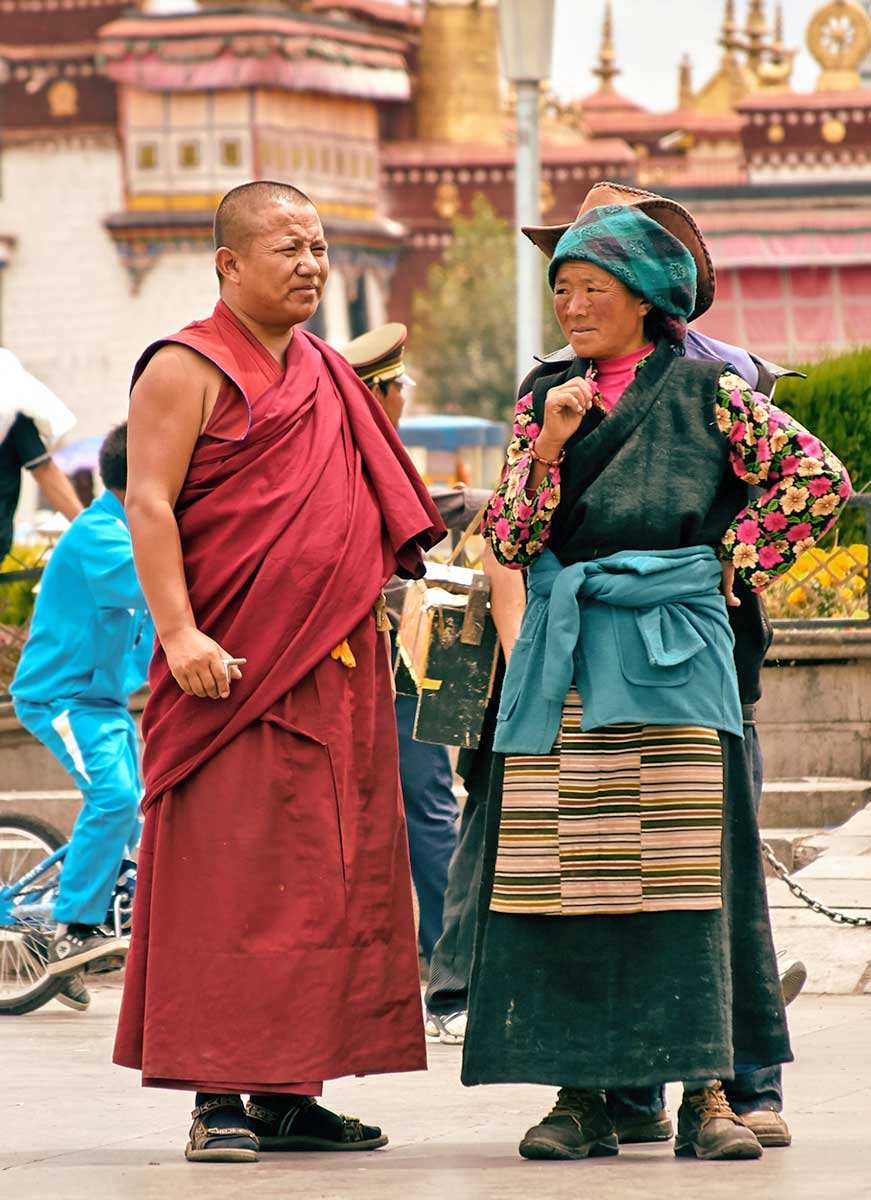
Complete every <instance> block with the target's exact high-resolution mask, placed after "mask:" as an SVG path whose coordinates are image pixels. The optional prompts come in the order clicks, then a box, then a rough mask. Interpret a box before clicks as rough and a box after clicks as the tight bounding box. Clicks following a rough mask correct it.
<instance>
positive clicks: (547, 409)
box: [528, 378, 593, 491]
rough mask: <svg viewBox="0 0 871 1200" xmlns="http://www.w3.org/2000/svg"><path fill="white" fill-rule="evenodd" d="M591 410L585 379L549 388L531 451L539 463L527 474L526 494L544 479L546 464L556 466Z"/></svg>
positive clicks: (568, 381) (591, 396)
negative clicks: (538, 431)
mask: <svg viewBox="0 0 871 1200" xmlns="http://www.w3.org/2000/svg"><path fill="white" fill-rule="evenodd" d="M592 406H593V390H592V388H591V387H590V385H589V383H587V381H586V379H581V378H574V379H568V380H566V382H565V383H561V384H559V385H558V386H557V387H552V388H551V389H550V391H549V392H548V393H547V396H546V398H545V401H544V420H543V422H542V427H541V433H540V434H539V435H538V437H537V438H536V439H535V443H534V445H533V449H534V451H535V454H536V455H537V458H538V459H542V460H544V461H541V462H539V461H535V462H534V463H533V468H532V471H531V472H530V478H529V484H528V490H530V491H534V490H535V489H536V488H537V487H538V485H539V484H540V483H541V481H542V479H543V478H544V475H545V472H546V471H547V464H548V463H553V462H556V460H557V459H558V458H559V456H560V454H561V453H562V449H563V446H564V445H565V444H566V442H567V441H568V440H569V438H570V437H571V436H572V434H574V433H577V431H578V429H580V427H581V422H582V421H583V419H584V417H585V416H586V415H587V413H588V412H589V411H590V409H591V408H592Z"/></svg>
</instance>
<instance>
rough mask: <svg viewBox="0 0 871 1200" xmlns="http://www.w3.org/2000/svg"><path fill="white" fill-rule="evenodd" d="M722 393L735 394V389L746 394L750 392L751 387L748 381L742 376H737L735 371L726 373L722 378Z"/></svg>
mask: <svg viewBox="0 0 871 1200" xmlns="http://www.w3.org/2000/svg"><path fill="white" fill-rule="evenodd" d="M719 386H720V391H723V392H734V390H735V388H738V390H739V391H740V392H741V393H742V394H745V395H746V393H747V392H749V391H750V386H749V384H748V383H747V381H746V379H742V378H741V376H740V375H736V374H735V372H734V371H724V373H723V374H722V375H721V376H720V384H719Z"/></svg>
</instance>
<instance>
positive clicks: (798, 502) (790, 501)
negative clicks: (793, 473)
mask: <svg viewBox="0 0 871 1200" xmlns="http://www.w3.org/2000/svg"><path fill="white" fill-rule="evenodd" d="M807 498H808V490H807V488H804V487H788V488H787V489H786V491H785V492H784V494H783V495H782V496H781V497H780V507H781V508H782V509H783V511H784V512H785V513H786V514H787V516H788V515H789V514H790V513H795V512H801V511H802V510H803V509H805V508H807ZM836 503H837V501H836ZM829 512H831V509H829Z"/></svg>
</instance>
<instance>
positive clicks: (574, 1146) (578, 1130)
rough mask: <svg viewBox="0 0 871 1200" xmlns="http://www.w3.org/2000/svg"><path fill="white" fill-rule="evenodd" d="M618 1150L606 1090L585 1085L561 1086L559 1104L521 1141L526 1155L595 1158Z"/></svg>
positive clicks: (521, 1146) (530, 1156)
mask: <svg viewBox="0 0 871 1200" xmlns="http://www.w3.org/2000/svg"><path fill="white" fill-rule="evenodd" d="M617 1152H618V1144H617V1132H616V1130H615V1128H614V1122H613V1121H612V1119H611V1117H610V1115H609V1113H608V1109H607V1108H606V1106H605V1093H604V1092H596V1091H590V1090H588V1089H582V1088H569V1087H564V1088H560V1090H559V1094H558V1095H557V1101H556V1104H555V1105H554V1106H553V1108H552V1109H551V1110H550V1112H549V1113H548V1114H547V1116H546V1117H545V1118H544V1120H543V1121H542V1122H541V1124H540V1125H533V1127H532V1129H528V1130H527V1131H526V1134H525V1135H524V1138H523V1141H522V1142H521V1143H520V1153H521V1155H522V1156H523V1158H555V1159H565V1158H591V1157H594V1156H596V1155H600V1154H601V1155H604V1154H616V1153H617Z"/></svg>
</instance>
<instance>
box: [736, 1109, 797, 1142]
mask: <svg viewBox="0 0 871 1200" xmlns="http://www.w3.org/2000/svg"><path fill="white" fill-rule="evenodd" d="M741 1120H742V1121H743V1122H744V1124H745V1125H746V1126H747V1128H748V1129H752V1130H753V1132H754V1133H755V1134H756V1140H757V1141H758V1142H759V1145H760V1146H762V1147H763V1148H767V1147H768V1146H790V1145H792V1134H791V1133H790V1132H789V1126H788V1125H787V1123H786V1121H784V1119H783V1117H782V1116H781V1115H780V1113H779V1112H775V1111H774V1109H773V1108H756V1109H754V1110H753V1111H752V1112H745V1113H741Z"/></svg>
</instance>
